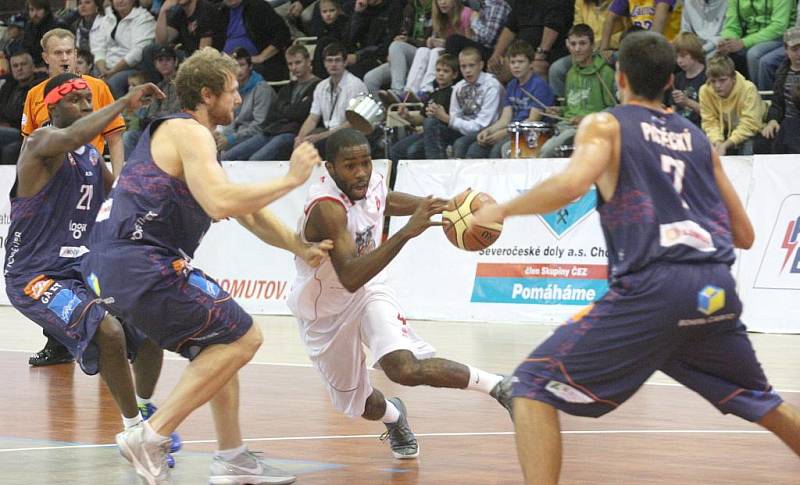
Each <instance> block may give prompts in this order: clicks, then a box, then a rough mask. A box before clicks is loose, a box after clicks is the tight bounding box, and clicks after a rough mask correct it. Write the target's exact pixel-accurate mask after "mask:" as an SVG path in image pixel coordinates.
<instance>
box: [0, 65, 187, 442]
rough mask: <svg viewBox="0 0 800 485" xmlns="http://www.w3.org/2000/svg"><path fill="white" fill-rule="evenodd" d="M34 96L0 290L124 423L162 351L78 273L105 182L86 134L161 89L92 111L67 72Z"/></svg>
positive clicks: (84, 88) (152, 379) (150, 382)
mask: <svg viewBox="0 0 800 485" xmlns="http://www.w3.org/2000/svg"><path fill="white" fill-rule="evenodd" d="M42 95H43V97H44V104H45V106H46V109H47V111H48V114H49V116H48V118H49V119H50V120H51V125H50V126H47V127H43V128H39V129H37V130H35V131H34V132H33V133H31V134H30V136H29V137H28V139H27V141H26V143H25V145H24V147H23V149H22V152H21V153H20V157H19V161H18V162H17V183H16V184H15V185H14V187H13V188H12V190H11V194H10V195H11V225H10V226H9V229H8V230H9V232H8V237H9V238H8V241H7V246H6V257H5V267H4V270H5V272H4V275H5V283H6V294H7V295H8V299H9V301H10V302H11V304H12V305H13V306H14V308H16V309H17V310H18V311H19V312H20V313H22V314H23V315H25V316H26V317H28V318H29V319H31V320H33V321H34V322H35V323H36V324H37V325H39V326H40V327H42V328H43V329H45V330H46V331H47V332H48V333H49V334H50V335H52V336H53V337H54V338H56V339H58V340H59V341H60V342H61V343H62V344H63V345H65V346H66V347H67V348H68V349H69V352H70V353H71V354H72V355H74V356H75V358H76V360H77V361H78V363H79V364H80V366H81V370H83V372H85V373H86V374H88V375H94V374H97V373H98V372H99V373H100V376H101V377H102V378H103V381H104V382H105V383H106V385H107V386H108V389H109V391H110V392H111V395H112V396H113V397H114V400H115V402H116V403H117V407H118V408H119V409H120V411H121V413H122V421H123V425H124V426H125V428H126V429H127V428H129V427H131V426H135V425H136V424H138V423H140V422H141V421H142V415H141V413H140V411H139V407H138V405H137V396H138V397H139V398H140V399H141V400H143V401H147V402H148V403H149V400H150V397H151V396H152V394H153V391H154V389H155V385H156V381H157V380H158V376H159V373H160V370H161V361H162V357H163V354H162V351H161V350H160V349H159V348H158V346H157V345H155V343H154V342H153V341H152V340H150V339H148V338H147V337H145V336H144V335H143V334H141V333H140V332H138V331H136V330H135V329H133V328H130V327H128V326H127V325H124V324H122V323H121V322H120V321H119V320H117V319H116V318H114V317H113V316H111V315H110V314H108V313H107V312H106V311H105V310H104V309H103V307H102V306H101V305H99V304H98V303H100V302H99V300H97V299H96V297H95V295H94V293H93V292H92V291H90V290H89V289H88V288H87V287H86V285H85V284H84V282H83V278H82V277H81V274H80V272H79V266H80V261H81V259H82V258H83V256H84V255H85V254H86V253H88V252H89V249H87V247H86V244H87V240H88V234H89V232H90V231H91V229H92V226H93V225H94V223H95V219H96V218H97V214H98V211H99V209H100V208H101V205H102V203H103V200H104V199H105V195H106V193H107V191H109V190H110V189H111V184H112V183H113V181H114V177H113V175H112V174H111V172H109V171H108V168H106V165H105V163H103V160H102V158H101V157H100V153H99V152H98V151H97V149H96V148H95V147H94V146H93V145H90V144H88V143H89V141H91V140H92V138H93V137H94V136H95V135H96V134H97V133H99V132H100V131H102V130H103V127H104V126H106V125H108V123H109V122H111V121H112V120H113V119H115V118H116V117H117V116H119V114H120V113H121V112H122V110H123V109H126V108H127V109H137V108H139V107H140V106H141V105H142V102H143V99H144V98H145V97H153V96H155V97H159V96H163V93H161V91H159V90H158V88H157V87H156V86H154V85H152V84H147V85H144V86H140V87H138V88H136V89H133V90H131V92H130V93H129V94H128V95H126V96H124V97H122V98H120V99H119V100H118V101H116V102H114V103H112V104H111V105H109V106H106V107H105V108H103V109H101V110H99V111H96V112H94V113H93V112H92V102H91V98H92V97H93V94H92V92H91V90H90V88H89V84H88V83H87V82H86V80H85V79H83V78H81V77H78V75H76V74H73V73H69V72H68V73H62V74H59V75H57V76H54V77H53V78H52V79H50V80H48V81H47V82H46V83H45V87H44V89H43V90H42ZM128 358H130V359H131V360H132V361H133V369H134V374H136V385H135V386H134V380H133V378H132V376H131V370H130V366H129V364H128ZM173 442H174V440H173Z"/></svg>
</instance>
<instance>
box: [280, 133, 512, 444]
mask: <svg viewBox="0 0 800 485" xmlns="http://www.w3.org/2000/svg"><path fill="white" fill-rule="evenodd" d="M326 152H327V153H326V159H327V160H328V161H327V162H326V164H325V166H326V168H327V169H328V175H327V176H324V177H322V179H321V181H320V183H319V184H317V185H314V186H312V187H311V189H310V193H309V196H308V199H307V202H306V205H305V211H304V217H303V219H302V221H301V227H300V234H301V235H302V236H303V237H304V238H305V240H306V241H308V242H312V241H322V240H325V239H330V240H332V241H333V250H332V251H331V252H330V259H328V260H326V261H325V262H324V263H322V265H320V266H319V267H317V268H311V267H310V266H308V265H306V264H305V263H303V262H302V261H300V260H297V263H296V264H297V272H298V274H297V278H296V279H295V282H294V285H293V288H292V291H291V293H290V295H289V301H288V303H289V308H290V309H291V310H292V313H294V315H295V316H296V317H297V319H298V322H299V325H300V335H301V337H302V339H303V343H304V344H305V347H306V351H307V352H308V355H309V357H311V361H312V362H313V363H314V367H315V368H316V369H317V370H318V371H319V372H320V374H321V375H322V378H323V381H324V382H325V383H326V385H327V388H328V392H329V394H330V396H331V400H332V401H333V405H334V407H335V408H336V409H337V410H338V411H340V412H342V413H344V414H346V415H348V416H351V417H355V416H361V417H363V418H365V419H369V420H373V421H375V420H381V421H382V422H383V423H384V424H385V425H386V429H387V431H386V433H384V436H382V439H386V438H388V439H389V444H390V446H391V449H392V453H393V455H394V456H395V458H400V459H406V458H414V457H416V456H417V455H419V445H418V444H417V440H416V438H415V437H414V433H413V432H412V431H411V429H410V428H409V425H408V421H407V419H406V409H405V406H404V405H403V402H402V401H401V400H400V399H399V398H396V397H395V398H392V399H389V400H387V399H386V398H384V396H383V394H381V392H380V391H379V390H377V389H375V388H373V387H372V386H371V385H370V382H369V376H368V374H367V366H366V355H365V353H364V350H363V347H362V345H363V346H366V347H367V348H369V349H370V351H371V353H372V355H373V356H374V359H375V366H376V367H379V368H380V369H382V370H383V371H384V372H385V373H386V375H387V376H388V377H389V379H391V380H392V381H394V382H397V383H398V384H402V385H405V386H418V385H428V386H433V387H450V388H457V389H472V390H476V391H482V392H485V393H487V394H490V395H491V396H493V397H494V398H496V399H497V400H498V401H500V403H501V404H503V405H504V406H506V409H509V408H508V399H507V397H508V392H509V391H510V388H511V381H510V378H506V379H504V378H503V376H500V375H497V374H491V373H488V372H485V371H482V370H480V369H476V368H474V367H471V366H467V365H464V364H460V363H458V362H453V361H450V360H445V359H439V358H433V355H434V353H435V349H434V348H433V347H432V346H431V345H430V344H428V343H427V342H425V341H424V340H422V339H421V338H419V337H418V336H417V334H416V333H415V332H414V330H413V329H412V328H411V327H410V326H409V325H408V324H407V323H406V319H405V318H404V316H403V311H402V310H401V309H400V306H399V305H398V304H397V302H396V301H395V297H394V292H393V291H392V290H391V288H389V287H388V286H387V285H386V284H385V278H384V274H383V269H384V268H385V267H386V266H387V265H388V264H389V262H390V261H391V260H392V259H393V258H394V257H395V256H396V255H397V253H398V252H399V251H400V249H401V248H402V247H403V246H404V245H405V244H406V243H407V242H408V241H409V240H410V239H411V238H413V237H416V236H418V235H420V234H422V232H423V231H425V230H426V229H427V228H429V227H431V226H438V225H441V224H442V223H441V222H434V221H431V220H430V218H431V216H433V215H435V214H439V213H441V212H442V210H443V209H444V207H445V205H446V204H447V201H445V200H442V199H435V198H432V197H427V198H422V197H415V196H413V195H408V194H403V193H400V192H388V191H387V188H386V181H385V180H384V178H383V177H382V176H376V177H372V158H371V156H370V148H369V142H368V141H367V139H366V138H365V137H364V135H362V134H361V133H360V132H358V131H356V130H353V129H343V130H340V131H338V132H336V133H334V134H333V135H331V137H330V138H329V139H328V143H327V146H326ZM387 215H388V216H408V215H410V216H411V219H410V220H409V221H408V223H407V224H406V225H405V226H404V227H403V228H402V229H400V230H399V231H398V232H397V233H396V234H395V235H393V236H392V237H390V238H389V239H388V240H386V242H385V243H383V244H381V237H382V235H383V221H384V217H385V216H387Z"/></svg>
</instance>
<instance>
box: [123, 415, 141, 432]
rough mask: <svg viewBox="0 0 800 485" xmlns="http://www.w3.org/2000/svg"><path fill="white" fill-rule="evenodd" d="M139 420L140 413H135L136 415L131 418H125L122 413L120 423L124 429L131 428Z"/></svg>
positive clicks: (139, 421)
mask: <svg viewBox="0 0 800 485" xmlns="http://www.w3.org/2000/svg"><path fill="white" fill-rule="evenodd" d="M141 422H142V413H137V414H136V416H134V417H132V418H126V417H125V415H122V425H123V426H125V429H129V428H132V427H134V426H136V425H137V424H139V423H141Z"/></svg>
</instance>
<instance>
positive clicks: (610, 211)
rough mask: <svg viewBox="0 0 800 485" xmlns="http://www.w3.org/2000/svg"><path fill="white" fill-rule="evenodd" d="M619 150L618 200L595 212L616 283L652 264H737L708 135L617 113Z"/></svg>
mask: <svg viewBox="0 0 800 485" xmlns="http://www.w3.org/2000/svg"><path fill="white" fill-rule="evenodd" d="M610 113H611V114H612V115H613V116H614V117H615V118H616V119H617V121H619V125H620V136H621V145H620V146H621V149H620V165H619V178H618V181H617V188H616V191H615V193H614V196H613V197H612V198H611V200H610V201H606V202H605V203H603V202H601V205H600V207H599V208H598V212H599V213H600V221H601V224H602V227H603V233H604V235H605V239H606V246H607V248H608V257H609V265H610V271H609V273H610V276H611V277H612V278H614V277H618V276H622V275H624V274H627V273H630V272H634V271H638V270H641V269H642V268H644V267H646V266H647V265H649V264H651V263H654V262H659V261H663V262H675V263H692V262H718V263H725V264H728V265H730V264H732V263H733V261H734V258H735V256H734V252H733V242H732V236H731V232H730V222H729V218H728V211H727V209H726V207H725V204H724V203H723V201H722V198H721V196H720V193H719V188H718V187H717V183H716V179H715V178H714V171H713V165H712V161H711V145H710V143H709V141H708V139H707V138H706V136H705V134H703V132H702V131H700V130H699V129H698V128H697V127H696V126H695V125H693V124H692V123H691V122H689V121H687V120H686V119H684V118H683V117H681V116H680V115H676V114H673V113H664V112H661V111H656V110H651V109H648V108H645V107H642V106H638V105H625V106H618V107H616V108H614V109H612V110H610Z"/></svg>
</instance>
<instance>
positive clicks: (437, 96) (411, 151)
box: [390, 54, 458, 173]
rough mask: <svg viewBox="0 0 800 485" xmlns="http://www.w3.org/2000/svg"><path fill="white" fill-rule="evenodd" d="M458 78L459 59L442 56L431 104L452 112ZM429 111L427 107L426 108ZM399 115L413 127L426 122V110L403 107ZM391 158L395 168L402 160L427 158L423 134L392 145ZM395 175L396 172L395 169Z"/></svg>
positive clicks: (450, 55) (410, 136)
mask: <svg viewBox="0 0 800 485" xmlns="http://www.w3.org/2000/svg"><path fill="white" fill-rule="evenodd" d="M457 78H458V59H457V58H456V56H454V55H452V54H442V55H441V56H439V59H437V61H436V80H435V83H436V87H435V88H434V90H433V92H432V93H431V95H430V103H436V104H438V105H440V106H442V108H443V109H444V111H445V112H446V113H449V112H450V98H451V95H452V93H453V83H455V81H456V79H457ZM425 108H426V109H427V105H426V106H425ZM398 114H399V115H400V116H401V117H402V118H403V119H405V120H406V121H408V123H409V124H410V125H411V126H414V127H416V126H422V123H423V121H424V120H425V109H423V111H422V112H413V111H409V110H408V109H406V108H405V106H403V107H401V108H400V110H399V111H398ZM390 158H391V159H392V162H393V164H394V166H396V165H397V161H398V160H400V159H405V160H420V159H424V158H425V143H424V136H423V134H422V133H414V134H411V135H409V136H407V137H405V138H403V139H402V140H399V141H398V142H397V143H395V144H393V145H392V148H391V151H390ZM392 172H393V173H394V172H395V170H394V169H393V170H392Z"/></svg>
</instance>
